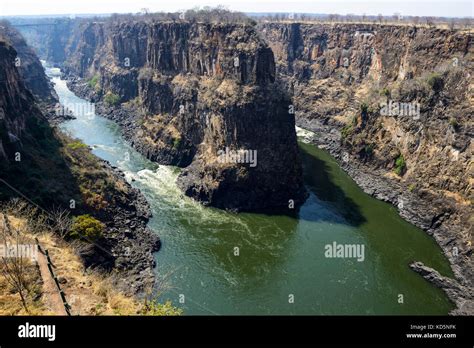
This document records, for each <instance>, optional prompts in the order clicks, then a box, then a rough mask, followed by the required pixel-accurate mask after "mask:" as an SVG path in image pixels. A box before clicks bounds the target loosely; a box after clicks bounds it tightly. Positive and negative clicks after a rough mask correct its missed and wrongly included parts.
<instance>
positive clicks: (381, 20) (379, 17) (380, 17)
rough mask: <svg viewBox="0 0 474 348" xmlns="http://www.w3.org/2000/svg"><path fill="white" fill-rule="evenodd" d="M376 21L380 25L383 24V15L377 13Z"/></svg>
mask: <svg viewBox="0 0 474 348" xmlns="http://www.w3.org/2000/svg"><path fill="white" fill-rule="evenodd" d="M377 19H378V20H379V23H380V24H382V22H383V15H382V14H381V13H379V14H378V15H377Z"/></svg>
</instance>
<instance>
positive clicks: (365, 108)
mask: <svg viewBox="0 0 474 348" xmlns="http://www.w3.org/2000/svg"><path fill="white" fill-rule="evenodd" d="M360 111H361V112H362V113H367V111H369V105H368V104H367V103H362V104H360Z"/></svg>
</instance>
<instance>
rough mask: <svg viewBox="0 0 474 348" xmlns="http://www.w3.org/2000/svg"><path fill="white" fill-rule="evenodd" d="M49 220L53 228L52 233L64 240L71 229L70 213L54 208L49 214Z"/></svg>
mask: <svg viewBox="0 0 474 348" xmlns="http://www.w3.org/2000/svg"><path fill="white" fill-rule="evenodd" d="M51 218H52V219H53V228H54V232H55V233H56V234H58V235H59V236H60V237H61V238H65V237H66V236H67V235H68V234H69V232H70V231H71V227H72V220H71V217H70V212H69V211H68V210H66V209H62V208H59V207H58V208H56V209H53V212H52V213H51Z"/></svg>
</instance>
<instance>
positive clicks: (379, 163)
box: [18, 19, 473, 314]
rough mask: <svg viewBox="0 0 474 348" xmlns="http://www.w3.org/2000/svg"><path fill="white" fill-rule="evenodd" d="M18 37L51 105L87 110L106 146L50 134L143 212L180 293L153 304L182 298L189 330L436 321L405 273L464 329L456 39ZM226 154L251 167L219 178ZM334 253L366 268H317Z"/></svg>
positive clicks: (385, 30) (467, 138)
mask: <svg viewBox="0 0 474 348" xmlns="http://www.w3.org/2000/svg"><path fill="white" fill-rule="evenodd" d="M18 28H19V29H20V30H22V32H23V34H24V35H25V37H26V38H27V40H29V42H30V43H31V44H32V45H33V46H34V47H35V48H36V50H37V52H38V54H39V55H40V57H41V58H42V59H45V60H46V61H47V62H48V64H53V65H55V66H58V67H60V68H61V70H62V72H63V74H62V78H60V77H59V76H58V75H57V71H56V73H53V71H55V70H54V69H53V68H52V67H51V66H50V67H49V68H48V69H49V70H48V74H49V75H50V77H52V78H53V82H54V84H55V92H56V93H57V95H58V96H59V100H60V102H61V103H62V104H64V105H67V101H68V99H70V101H71V100H72V102H74V103H82V102H85V100H90V101H92V102H94V103H95V106H96V111H97V114H98V115H100V116H103V117H105V118H107V119H110V120H112V121H114V122H115V124H117V125H118V126H119V127H117V126H116V125H114V123H111V122H110V121H108V120H105V119H103V118H102V117H99V116H97V117H92V118H87V117H84V115H74V116H75V117H76V119H75V120H70V121H66V122H65V123H63V124H62V125H61V127H62V128H64V129H66V130H68V131H69V132H71V133H72V134H73V135H74V136H75V137H78V138H80V139H81V140H82V141H84V142H85V143H86V144H87V145H89V146H91V147H92V148H93V153H94V154H96V155H97V156H99V157H101V158H103V159H105V160H107V161H108V162H110V163H112V165H114V166H118V167H119V169H120V170H122V171H124V172H125V177H126V178H127V179H128V181H129V182H130V183H131V184H132V185H133V186H134V187H135V188H138V189H139V190H140V191H141V192H142V193H143V194H144V196H145V197H146V198H147V200H148V202H149V204H150V206H151V210H152V211H153V218H151V220H150V221H149V222H148V227H149V228H151V230H153V231H156V232H157V233H158V234H159V235H160V237H161V239H162V242H163V241H164V245H165V247H164V248H163V249H162V250H161V251H160V252H159V253H157V254H155V258H156V263H157V264H158V265H167V266H162V267H163V268H167V271H169V272H172V273H173V274H174V275H173V276H172V277H171V278H172V280H171V282H172V283H173V284H174V285H177V287H178V288H179V290H178V292H173V291H171V290H167V291H165V294H166V296H168V297H169V298H177V295H179V294H184V295H185V296H188V298H189V301H190V302H192V303H186V304H185V307H186V309H187V311H188V312H189V313H190V314H193V313H195V314H201V313H209V312H210V313H214V312H215V313H218V314H233V313H241V314H262V313H267V314H286V313H294V314H314V313H319V314H348V313H351V314H388V313H391V314H393V313H400V314H407V313H409V314H419V313H423V314H427V313H430V314H443V313H447V312H448V311H449V310H451V309H452V308H451V305H450V304H449V303H448V301H447V299H446V297H444V295H443V294H442V293H441V292H440V291H439V289H436V288H434V287H432V286H431V285H430V284H429V283H428V282H425V280H424V279H422V277H420V276H419V275H418V274H416V273H415V272H413V271H412V270H411V269H410V268H409V265H410V264H411V265H412V266H411V267H412V268H413V269H414V270H416V271H417V272H419V273H420V274H422V275H423V276H424V277H425V278H427V279H429V280H430V281H432V282H433V283H435V284H436V285H437V286H439V287H441V288H443V289H444V290H445V291H446V293H447V295H448V296H449V299H450V300H451V301H452V302H454V303H455V305H456V308H455V309H454V311H453V313H458V314H466V313H471V312H472V291H471V289H472V286H473V284H472V281H473V273H472V262H471V260H470V258H471V254H472V247H471V244H470V241H471V239H472V235H471V232H472V231H471V228H472V208H471V200H472V196H471V191H470V188H471V185H472V177H470V175H469V166H470V160H471V157H472V117H471V115H472V111H473V110H472V108H473V103H472V77H471V76H472V73H473V71H472V69H473V67H472V45H471V43H472V42H471V40H472V38H471V36H470V35H469V34H468V33H463V32H458V31H453V32H451V31H449V30H441V29H433V28H431V29H428V28H411V27H403V26H402V27H396V26H389V25H362V24H361V25H349V24H348V25H342V24H337V25H323V24H304V23H301V24H300V23H258V24H257V25H254V24H251V23H230V24H216V23H192V22H186V21H183V22H179V21H178V22H176V21H153V20H128V19H124V20H120V19H118V20H117V19H115V20H110V21H109V20H89V19H74V20H71V19H61V20H57V21H56V22H55V23H54V25H51V26H47V27H46V28H45V27H41V29H40V28H35V27H34V26H33V27H31V26H30V27H28V28H26V29H25V30H23V29H21V27H18ZM32 33H33V34H34V35H37V37H36V38H35V37H34V36H33V35H32ZM38 36H39V39H38ZM402 42H403V44H401V43H402ZM45 43H46V44H45ZM454 62H456V63H455V64H454ZM66 83H67V85H66ZM68 88H69V89H70V90H69V89H68ZM71 91H72V92H74V93H75V94H76V96H74V95H72V93H71ZM52 94H54V93H53V92H52ZM77 96H78V97H80V98H82V99H83V100H78V99H75V98H77ZM53 97H54V96H53ZM84 99H85V100H84ZM390 101H395V102H401V103H415V102H417V103H420V105H421V108H420V119H421V121H420V120H416V119H414V118H402V117H390V116H383V115H380V114H379V113H378V107H379V105H380V103H382V102H387V103H389V102H390ZM51 117H53V116H52V115H51ZM452 119H454V120H452ZM295 122H296V125H297V126H299V127H300V131H299V133H300V135H301V136H302V137H301V138H300V144H299V149H298V143H297V138H296V134H295ZM305 130H306V131H305ZM308 131H312V132H308ZM121 135H123V138H124V139H125V140H126V142H128V143H129V144H130V145H131V146H132V147H133V148H131V147H129V145H127V143H125V142H124V141H123V140H122V138H121ZM309 143H312V144H315V145H318V146H319V147H321V148H323V149H326V150H327V151H328V152H329V153H330V154H331V155H332V156H333V157H334V158H336V159H337V161H338V163H336V162H335V161H334V159H332V158H331V157H330V156H329V155H328V154H327V153H326V152H324V151H322V150H320V149H318V148H317V147H315V146H314V145H311V144H309ZM227 148H229V149H232V150H236V151H238V150H247V151H256V153H257V154H258V165H257V166H254V167H252V166H251V163H244V164H242V163H239V164H236V163H222V162H221V161H219V160H218V153H219V151H222V150H224V151H225V150H226V149H227ZM135 150H136V151H138V153H137V152H135ZM124 154H128V156H129V157H124ZM140 154H141V155H143V156H145V157H146V159H145V158H143V157H142V156H140ZM300 158H301V159H302V160H301V161H302V162H303V169H302V166H301V163H300ZM446 158H449V160H446ZM147 159H148V160H147ZM156 162H157V163H158V164H156ZM174 166H177V167H181V168H183V169H177V168H175V167H174ZM339 166H340V167H342V168H343V169H344V170H345V171H346V172H347V173H348V174H349V175H350V176H351V177H352V178H353V179H354V180H355V182H356V183H357V184H358V185H359V186H360V187H361V188H362V189H364V191H366V192H367V193H369V194H370V195H372V196H374V197H376V198H378V199H380V200H383V201H386V202H389V203H391V204H393V205H395V206H396V207H397V209H398V212H399V213H400V215H401V216H402V217H403V218H404V219H406V220H407V221H409V222H411V223H413V224H414V225H416V226H418V227H419V228H421V229H423V230H425V231H426V232H427V234H425V233H424V232H423V231H421V230H420V229H418V228H415V227H414V226H413V225H410V224H408V223H407V222H405V221H403V220H402V219H401V218H400V217H399V216H398V212H397V209H395V208H393V207H391V206H390V205H388V204H386V203H382V202H379V201H376V200H374V199H373V198H371V197H369V196H368V195H366V194H364V193H363V192H362V191H360V189H359V188H357V186H356V185H355V184H354V182H352V181H351V179H350V178H349V177H348V176H347V175H346V174H345V173H343V172H341V171H340V170H339ZM112 169H113V168H112ZM303 180H304V181H303ZM175 182H176V184H174V183H175ZM137 192H138V191H137ZM181 192H183V193H184V194H185V195H186V196H189V197H191V198H193V199H195V200H197V201H199V202H201V203H204V205H206V206H210V207H203V206H201V205H199V204H197V203H195V202H194V201H192V200H188V199H187V198H185V197H183V196H182V195H181ZM291 203H295V204H293V205H292V204H291ZM214 207H215V208H224V209H227V210H230V211H233V212H236V211H238V212H240V213H239V214H235V213H232V212H225V211H221V210H217V209H214ZM260 213H271V214H268V215H267V214H260ZM388 221H389V223H387V222H388ZM146 222H147V219H143V220H142V223H146ZM141 226H142V227H143V224H141ZM124 229H127V227H119V228H117V229H115V230H114V233H117V231H123V230H124ZM226 231H227V233H226ZM315 231H317V233H316V232H315ZM231 232H232V233H231ZM125 234H126V235H127V236H128V234H127V233H125ZM428 235H431V236H433V237H434V238H435V239H436V241H437V242H438V243H439V245H440V246H441V248H442V250H443V253H442V252H441V250H439V248H438V247H437V246H436V245H435V243H434V242H433V240H432V239H431V238H430V237H429V236H428ZM131 239H133V238H131ZM335 241H337V242H338V243H356V242H358V244H359V243H364V244H365V245H366V253H367V255H366V259H365V261H364V262H361V263H359V262H356V263H355V264H354V263H352V262H349V260H344V261H341V262H339V261H337V262H336V261H334V260H332V261H329V260H327V259H325V258H324V257H323V256H324V245H325V244H331V243H333V242H334V243H335ZM167 243H169V244H167ZM236 247H237V248H238V250H239V252H241V253H242V254H241V256H238V257H237V258H236V257H233V256H232V252H233V250H234V249H235V248H236ZM153 250H155V249H153V248H151V249H150V250H148V252H152V251H153ZM443 254H444V256H443ZM234 256H235V255H234ZM444 257H447V258H448V260H449V261H450V263H451V266H452V267H451V268H452V270H451V269H450V267H449V265H448V263H447V262H446V260H445V259H444ZM147 260H148V261H147V262H148V264H150V260H149V259H147ZM414 261H422V262H423V263H424V264H426V265H427V266H429V267H432V268H434V269H436V270H438V271H439V272H440V273H441V274H442V275H440V274H438V273H437V272H436V271H434V270H432V269H430V268H429V267H426V266H424V265H423V264H419V263H416V264H414V263H413V262H414ZM135 263H136V262H135ZM123 264H126V262H123ZM153 264H154V261H153ZM180 267H184V269H183V270H181V271H179V272H178V271H177V270H176V269H175V268H177V269H180ZM305 269H307V271H305ZM162 270H163V269H160V267H158V268H157V274H158V276H159V275H160V273H161V275H163V273H162ZM296 289H297V290H296ZM180 291H181V292H180ZM295 292H296V298H297V299H300V301H301V302H298V301H297V302H296V305H295V306H293V307H291V306H290V307H289V306H288V301H287V298H288V295H289V294H294V293H295ZM349 293H351V294H352V295H351V296H352V297H351V298H347V299H341V298H342V297H344V296H346V295H347V294H349ZM335 294H339V295H340V296H339V298H338V299H335V298H334V296H335ZM399 294H404V295H405V298H406V299H407V301H409V304H410V305H409V306H403V305H401V304H400V303H397V296H398V295H399ZM210 298H212V301H211V300H210ZM368 298H371V299H372V300H368ZM202 307H204V308H202Z"/></svg>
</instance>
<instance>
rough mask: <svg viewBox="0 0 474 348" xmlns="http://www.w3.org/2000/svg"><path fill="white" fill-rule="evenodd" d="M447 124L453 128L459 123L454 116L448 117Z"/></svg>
mask: <svg viewBox="0 0 474 348" xmlns="http://www.w3.org/2000/svg"><path fill="white" fill-rule="evenodd" d="M449 125H450V126H451V127H453V128H454V129H457V128H458V127H459V123H458V121H457V120H456V119H455V118H454V117H451V118H450V119H449Z"/></svg>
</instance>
